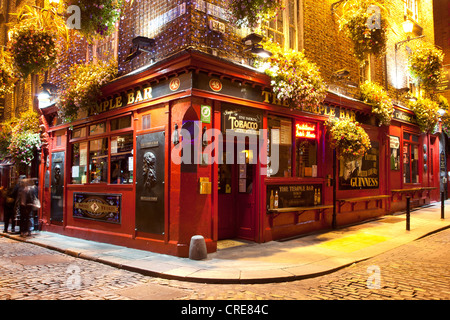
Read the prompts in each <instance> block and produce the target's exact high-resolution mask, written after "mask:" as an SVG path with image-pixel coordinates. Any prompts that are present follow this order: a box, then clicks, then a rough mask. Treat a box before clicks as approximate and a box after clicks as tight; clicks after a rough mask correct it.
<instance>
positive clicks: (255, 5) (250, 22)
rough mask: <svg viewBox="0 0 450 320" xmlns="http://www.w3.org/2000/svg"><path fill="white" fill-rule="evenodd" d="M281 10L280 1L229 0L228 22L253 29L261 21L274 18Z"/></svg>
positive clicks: (281, 2) (281, 3) (281, 4)
mask: <svg viewBox="0 0 450 320" xmlns="http://www.w3.org/2000/svg"><path fill="white" fill-rule="evenodd" d="M282 8H283V1H282V0H272V1H268V0H230V2H229V10H230V21H231V22H232V23H233V24H234V25H236V26H237V27H247V28H251V29H254V28H256V27H258V25H259V23H260V22H261V19H266V20H267V19H271V18H273V17H275V16H276V14H277V13H278V12H279V11H280V10H281V9H282Z"/></svg>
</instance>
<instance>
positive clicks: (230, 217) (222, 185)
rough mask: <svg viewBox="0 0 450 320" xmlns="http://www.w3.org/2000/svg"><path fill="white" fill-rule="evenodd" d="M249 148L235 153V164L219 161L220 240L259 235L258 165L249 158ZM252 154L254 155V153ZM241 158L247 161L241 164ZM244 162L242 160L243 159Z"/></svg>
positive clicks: (253, 238)
mask: <svg viewBox="0 0 450 320" xmlns="http://www.w3.org/2000/svg"><path fill="white" fill-rule="evenodd" d="M250 153H251V150H250V151H249V150H248V148H247V150H245V152H243V153H241V154H240V155H239V154H238V155H236V146H235V152H234V154H235V158H234V160H235V161H233V163H231V164H228V163H224V164H219V166H218V167H219V175H218V177H219V181H218V186H219V190H218V193H219V201H218V205H219V208H218V215H219V217H218V239H219V240H222V239H231V238H241V239H246V240H250V241H255V238H256V211H257V208H256V194H257V188H256V181H257V179H256V174H257V164H251V163H250V162H251V161H249V154H250ZM251 156H253V155H251ZM238 157H241V158H242V157H244V158H245V159H246V160H245V162H246V163H241V164H239V163H238V162H237V159H238ZM242 162H243V161H242Z"/></svg>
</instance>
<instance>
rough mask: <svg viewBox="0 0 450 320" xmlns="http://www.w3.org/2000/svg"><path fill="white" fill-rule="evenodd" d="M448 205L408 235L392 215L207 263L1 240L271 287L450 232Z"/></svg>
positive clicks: (52, 237)
mask: <svg viewBox="0 0 450 320" xmlns="http://www.w3.org/2000/svg"><path fill="white" fill-rule="evenodd" d="M445 205H446V212H445V213H446V219H441V207H440V206H441V204H440V202H438V203H434V204H432V205H430V206H427V207H422V208H418V209H415V210H412V212H411V228H410V231H407V230H406V221H405V220H406V215H405V214H395V215H387V216H384V217H381V218H379V219H375V220H371V221H367V222H364V223H361V224H357V225H353V226H346V227H340V228H337V229H335V230H330V231H324V232H321V233H316V234H312V235H307V236H303V237H300V238H297V239H292V240H288V241H272V242H268V243H262V244H257V243H247V242H243V241H239V240H237V241H233V240H230V241H228V242H225V243H223V244H224V247H225V248H223V249H220V247H222V243H219V249H218V251H217V252H215V253H211V254H208V257H207V259H205V260H191V259H188V258H179V257H174V256H169V255H164V254H158V253H152V252H148V251H143V250H136V249H130V248H126V247H121V246H116V245H111V244H105V243H99V242H95V241H87V240H83V239H77V238H72V237H67V236H63V235H59V234H56V233H50V232H45V231H42V232H38V233H37V234H35V235H33V236H32V237H28V238H22V237H20V236H19V235H13V234H9V233H6V234H5V233H0V235H2V236H6V237H9V238H12V239H16V240H19V241H26V242H29V243H33V244H36V245H39V246H42V247H46V248H49V249H53V250H57V251H59V252H63V253H65V254H68V255H71V256H74V257H79V258H83V259H89V260H93V261H97V262H101V263H104V264H107V265H111V266H114V267H117V268H121V269H125V270H129V271H134V272H139V273H142V274H145V275H149V276H155V277H161V278H167V279H177V280H181V281H192V282H203V283H269V282H279V281H290V280H298V279H304V278H310V277H315V276H319V275H324V274H327V273H330V272H333V271H336V270H339V269H341V268H344V267H347V266H349V265H351V264H353V263H355V262H359V261H363V260H366V259H369V258H371V257H374V256H376V255H378V254H381V253H383V252H386V251H389V250H391V249H393V248H396V247H399V246H401V245H403V244H406V243H410V242H412V241H414V240H417V239H419V238H422V237H424V236H427V235H429V234H431V233H434V232H437V231H439V230H442V229H446V228H450V209H448V208H449V206H450V200H447V201H446V203H445ZM338 222H339V215H338ZM1 228H2V229H3V226H1ZM2 229H1V230H2ZM227 244H228V247H227Z"/></svg>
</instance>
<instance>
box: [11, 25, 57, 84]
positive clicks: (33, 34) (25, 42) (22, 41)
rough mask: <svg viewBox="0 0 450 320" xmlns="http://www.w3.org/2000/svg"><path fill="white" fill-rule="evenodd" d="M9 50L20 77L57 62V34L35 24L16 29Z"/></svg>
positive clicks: (38, 71)
mask: <svg viewBox="0 0 450 320" xmlns="http://www.w3.org/2000/svg"><path fill="white" fill-rule="evenodd" d="M8 51H9V53H10V55H11V57H12V66H13V68H14V70H15V72H17V76H18V77H20V78H26V77H27V76H28V75H30V74H33V73H40V72H42V71H45V70H47V69H48V68H50V67H51V66H53V65H54V64H55V63H56V62H57V57H58V45H57V42H56V36H55V34H54V33H53V32H51V31H46V30H39V29H36V28H34V27H33V26H20V27H18V28H16V29H14V30H13V32H12V37H11V41H10V42H9V43H8Z"/></svg>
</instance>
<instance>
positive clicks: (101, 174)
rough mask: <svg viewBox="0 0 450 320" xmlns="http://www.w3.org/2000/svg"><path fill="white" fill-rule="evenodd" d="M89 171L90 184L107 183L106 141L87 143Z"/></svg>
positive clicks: (105, 139)
mask: <svg viewBox="0 0 450 320" xmlns="http://www.w3.org/2000/svg"><path fill="white" fill-rule="evenodd" d="M89 169H90V172H91V179H90V182H91V183H100V182H105V183H106V182H108V139H107V138H103V139H98V140H91V141H90V142H89Z"/></svg>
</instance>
